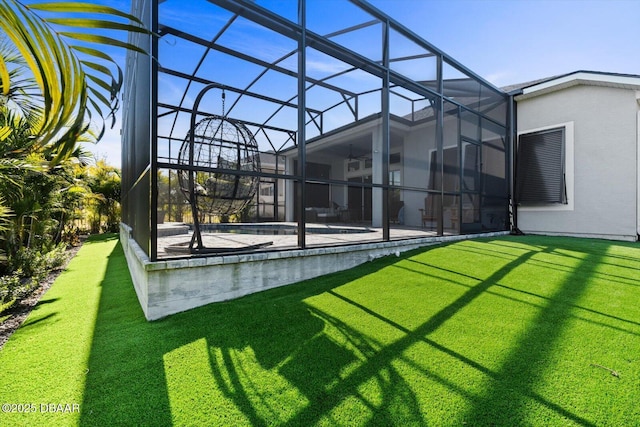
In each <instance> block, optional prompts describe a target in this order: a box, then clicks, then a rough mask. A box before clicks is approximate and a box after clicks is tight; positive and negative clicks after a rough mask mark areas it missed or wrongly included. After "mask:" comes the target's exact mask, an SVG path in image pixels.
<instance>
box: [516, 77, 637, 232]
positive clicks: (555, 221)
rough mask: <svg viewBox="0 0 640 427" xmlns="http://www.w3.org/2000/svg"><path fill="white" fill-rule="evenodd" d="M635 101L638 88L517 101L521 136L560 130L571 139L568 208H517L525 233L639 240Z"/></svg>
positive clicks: (572, 90)
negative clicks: (533, 132)
mask: <svg viewBox="0 0 640 427" xmlns="http://www.w3.org/2000/svg"><path fill="white" fill-rule="evenodd" d="M639 81H640V79H639ZM598 83H599V84H598ZM567 86H568V87H567ZM637 93H638V92H637V90H636V89H634V88H633V87H627V88H624V87H612V85H608V84H607V82H590V81H580V80H576V81H574V82H572V83H568V84H567V83H565V87H560V88H558V89H555V90H554V89H553V88H551V89H549V87H548V86H547V87H546V89H545V88H543V89H540V90H539V91H537V92H536V91H531V92H528V93H525V94H523V95H521V96H517V97H516V98H515V99H516V102H517V114H518V117H517V120H518V134H519V135H520V134H523V133H529V132H532V131H538V130H543V129H551V128H556V127H560V126H565V128H566V131H567V133H566V162H565V167H566V171H567V172H566V173H567V176H566V182H567V196H568V203H567V204H566V205H548V206H536V207H531V206H529V207H526V206H519V207H518V224H517V225H518V228H519V229H520V230H522V231H523V232H525V233H540V234H560V235H574V236H585V237H603V238H613V239H622V240H637V236H638V232H639V230H638V222H639V220H638V210H639V205H638V188H639V182H638V179H639V178H638V119H639V117H640V113H639V111H640V110H639V105H638V101H637Z"/></svg>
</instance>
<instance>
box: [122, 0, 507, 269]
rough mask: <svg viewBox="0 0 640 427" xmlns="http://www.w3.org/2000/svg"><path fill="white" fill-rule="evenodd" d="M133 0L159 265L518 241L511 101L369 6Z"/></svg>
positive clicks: (132, 123)
mask: <svg viewBox="0 0 640 427" xmlns="http://www.w3.org/2000/svg"><path fill="white" fill-rule="evenodd" d="M330 4H331V7H327V2H326V1H325V0H298V1H294V0H291V1H277V2H276V1H266V0H264V1H263V0H255V1H239V0H238V1H231V0H210V1H205V0H202V1H195V0H193V1H188V2H184V1H180V0H166V1H162V0H156V1H151V0H140V1H133V13H134V14H135V15H137V16H139V17H141V18H142V20H143V21H144V22H146V23H147V25H148V26H149V27H150V28H152V29H153V30H154V32H155V33H157V37H153V38H149V37H148V36H143V35H131V36H130V37H131V39H130V41H132V42H134V43H136V44H137V45H139V46H141V47H143V48H145V49H146V50H148V51H149V52H150V55H149V56H145V55H142V54H137V53H135V52H129V53H128V58H127V70H126V72H127V78H126V81H127V85H126V89H125V99H124V103H123V104H124V109H123V159H122V168H123V171H122V184H123V223H124V224H126V225H127V226H128V227H129V228H130V234H131V236H132V238H133V239H134V240H135V241H136V242H137V244H138V245H139V246H140V248H141V249H142V250H143V251H144V252H145V254H146V255H147V256H148V257H149V259H150V260H151V261H156V260H162V259H172V258H181V257H198V256H201V255H208V256H212V255H213V256H215V255H218V254H229V253H247V252H249V253H253V252H264V251H282V250H290V249H307V248H316V247H330V246H341V245H354V244H361V243H364V242H388V241H395V240H404V239H416V238H424V237H428V236H447V235H460V234H476V233H485V232H491V231H503V230H508V229H509V222H510V218H509V201H510V193H511V192H510V185H509V182H511V180H510V174H511V171H510V164H511V150H510V145H511V129H512V126H511V125H510V122H512V120H510V115H511V112H510V110H511V109H510V101H509V97H508V96H507V95H506V94H505V93H503V92H502V91H501V90H499V89H497V88H496V87H494V86H492V85H491V84H490V83H488V82H487V81H485V80H483V79H482V78H480V77H479V76H477V75H475V74H474V73H473V72H472V71H470V70H468V69H467V68H465V67H464V66H463V65H461V64H460V63H458V62H456V61H455V60H454V59H452V58H450V57H448V56H447V55H446V54H444V53H443V52H442V51H440V50H438V49H437V48H436V47H434V46H432V45H431V44H430V43H428V42H427V41H425V40H423V39H421V38H420V37H419V36H417V35H416V33H414V32H413V31H411V30H410V29H408V28H405V27H404V26H403V25H402V24H400V23H398V22H396V21H394V20H393V19H391V18H390V17H389V16H387V15H386V14H385V13H383V12H381V11H379V10H378V9H376V8H375V7H373V6H372V5H371V4H369V3H367V2H365V1H358V0H353V1H348V0H344V1H338V0H335V1H332V2H330Z"/></svg>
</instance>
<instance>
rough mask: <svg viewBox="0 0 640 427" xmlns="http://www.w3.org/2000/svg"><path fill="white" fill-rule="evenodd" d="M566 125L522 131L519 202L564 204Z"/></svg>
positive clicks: (518, 182) (519, 157)
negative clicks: (524, 132) (527, 131)
mask: <svg viewBox="0 0 640 427" xmlns="http://www.w3.org/2000/svg"><path fill="white" fill-rule="evenodd" d="M565 133H566V132H565V128H564V127H559V128H554V129H548V130H544V131H539V132H531V133H526V134H521V135H520V137H519V139H518V151H517V156H518V157H517V162H516V200H517V202H518V203H520V204H522V205H541V204H567V185H566V171H565V145H566V144H565Z"/></svg>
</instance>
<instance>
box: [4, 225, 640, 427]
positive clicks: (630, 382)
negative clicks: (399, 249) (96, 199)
mask: <svg viewBox="0 0 640 427" xmlns="http://www.w3.org/2000/svg"><path fill="white" fill-rule="evenodd" d="M639 268H640V244H633V243H617V242H609V241H598V240H582V239H568V238H548V237H530V236H526V237H505V238H498V239H479V240H468V241H462V242H458V243H453V244H448V245H440V246H434V247H431V248H427V249H425V250H422V251H414V252H411V253H409V254H406V255H404V256H401V257H400V258H396V257H388V258H383V259H380V260H377V261H375V262H371V263H367V264H365V265H362V266H360V267H358V268H355V269H353V270H349V271H347V272H342V273H338V274H332V275H329V276H325V277H321V278H318V279H314V280H310V281H306V282H303V283H299V284H296V285H292V286H288V287H284V288H279V289H275V290H271V291H266V292H263V293H260V294H255V295H252V296H249V297H245V298H242V299H239V300H235V301H231V302H227V303H219V304H212V305H209V306H206V307H202V308H198V309H195V310H191V311H189V312H186V313H181V314H178V315H174V316H171V317H169V318H167V319H164V320H160V321H157V322H152V323H148V322H147V321H146V320H145V319H144V316H143V314H142V310H141V309H140V307H139V305H138V302H137V299H136V295H135V293H134V290H133V287H132V284H131V281H130V279H129V276H128V271H127V266H126V262H125V259H124V255H123V253H122V249H121V247H120V246H119V244H118V241H117V240H116V238H114V237H113V236H112V237H107V238H104V237H103V238H97V239H93V240H90V241H88V242H87V243H85V245H84V247H83V248H82V249H81V250H80V252H79V253H78V255H77V257H76V258H75V259H74V260H73V261H72V262H71V263H70V264H69V267H68V269H67V271H66V272H64V273H63V274H62V275H61V276H60V277H59V279H58V280H57V282H56V283H55V285H54V286H53V287H52V288H51V290H50V291H49V292H48V293H47V294H46V295H45V297H44V298H43V300H42V301H41V303H40V304H39V305H38V307H37V309H36V310H35V311H34V312H33V313H32V314H31V315H30V317H29V318H28V319H27V321H26V323H25V324H24V325H23V326H22V328H21V329H20V330H19V331H18V332H17V333H16V334H15V335H14V336H13V337H12V338H11V339H10V340H9V342H8V343H7V344H6V346H5V348H4V349H3V350H1V351H0V403H9V404H11V403H14V404H16V405H17V404H22V405H24V404H27V405H29V406H27V408H29V409H35V410H36V412H35V413H28V414H18V413H0V425H2V426H13V425H29V426H34V425H46V426H51V425H54V426H56V425H82V426H113V425H139V426H143V425H149V426H151V425H153V426H163V425H171V424H174V425H223V426H239V425H258V426H260V425H289V426H309V425H316V424H317V425H384V426H386V425H399V426H407V425H437V426H449V425H450V426H462V425H469V426H482V425H509V426H515V425H522V426H549V425H582V426H631V425H638V424H639V423H640V403H639V402H640V270H639ZM597 365H599V366H597ZM605 368H609V369H612V370H614V371H615V373H617V374H618V375H619V376H618V377H616V376H614V375H612V373H611V372H610V371H608V370H607V369H605ZM42 404H45V406H41V405H42ZM47 404H54V406H53V407H52V406H50V405H47ZM55 405H58V406H55ZM61 405H69V406H61ZM73 405H76V406H73ZM19 408H20V407H18V406H15V407H13V408H9V409H10V410H17V409H19ZM51 408H54V409H57V410H58V411H56V412H52V410H51ZM3 409H5V410H6V407H5V406H3ZM22 409H25V407H22ZM45 409H46V410H47V411H46V412H43V410H45ZM61 409H62V410H65V409H66V410H69V411H70V412H67V413H61V412H59V410H61Z"/></svg>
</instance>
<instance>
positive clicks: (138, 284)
mask: <svg viewBox="0 0 640 427" xmlns="http://www.w3.org/2000/svg"><path fill="white" fill-rule="evenodd" d="M130 232H131V229H130V228H129V227H128V226H127V225H125V224H121V227H120V241H121V242H122V247H123V249H124V252H125V255H126V258H127V263H128V265H129V270H130V272H131V277H132V279H133V284H134V287H135V290H136V294H137V295H138V300H139V301H140V305H141V306H142V310H143V311H144V314H145V317H146V318H147V319H148V320H155V319H159V318H162V317H165V316H168V315H170V314H174V313H178V312H181V311H185V310H189V309H191V308H195V307H199V306H202V305H205V304H209V303H212V302H218V301H225V300H230V299H234V298H238V297H241V296H244V295H248V294H251V293H255V292H259V291H263V290H266V289H271V288H275V287H278V286H283V285H288V284H291V283H295V282H299V281H302V280H306V279H311V278H313V277H318V276H322V275H324V274H329V273H334V272H337V271H342V270H347V269H349V268H352V267H355V266H357V265H359V264H362V263H365V262H367V261H371V260H373V259H375V258H378V257H382V256H386V255H391V254H395V253H400V252H405V251H408V250H412V249H417V248H419V247H424V246H427V245H433V244H436V243H440V242H445V241H455V240H464V239H468V238H471V237H487V236H498V235H504V234H507V232H498V233H486V234H477V235H473V236H444V237H430V238H422V239H411V240H402V241H392V242H377V243H366V244H357V245H350V246H340V247H328V248H313V249H305V250H290V251H280V252H258V253H252V254H242V255H224V256H211V257H203V258H189V259H182V260H171V261H157V262H151V261H149V258H148V257H147V256H146V255H145V253H144V252H143V251H142V249H140V247H139V246H138V244H137V243H136V242H135V241H134V240H133V239H132V238H131V235H130Z"/></svg>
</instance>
